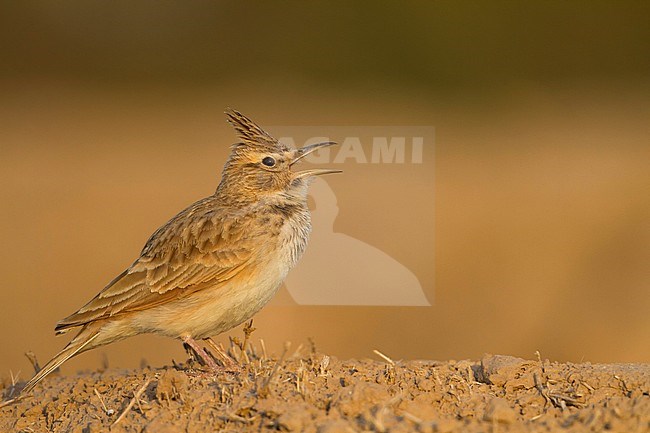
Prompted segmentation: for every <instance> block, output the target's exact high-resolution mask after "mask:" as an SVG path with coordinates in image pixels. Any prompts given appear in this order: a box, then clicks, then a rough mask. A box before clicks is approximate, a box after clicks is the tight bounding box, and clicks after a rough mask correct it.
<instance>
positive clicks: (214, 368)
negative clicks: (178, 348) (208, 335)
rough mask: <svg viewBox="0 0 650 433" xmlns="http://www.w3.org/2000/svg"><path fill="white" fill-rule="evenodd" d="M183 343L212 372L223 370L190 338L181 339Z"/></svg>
mask: <svg viewBox="0 0 650 433" xmlns="http://www.w3.org/2000/svg"><path fill="white" fill-rule="evenodd" d="M183 343H184V344H186V345H188V346H189V347H191V348H192V350H193V351H194V352H195V353H196V354H197V355H198V356H199V358H201V360H202V361H203V362H204V363H205V365H207V366H208V367H209V368H210V369H211V370H212V371H214V372H218V371H222V370H223V369H222V368H221V367H219V366H218V365H217V363H216V362H215V360H214V359H213V358H212V357H211V356H210V355H208V354H207V353H206V352H205V350H204V349H203V348H202V347H201V346H199V344H198V343H197V342H196V340H194V339H193V338H192V337H189V336H186V337H183Z"/></svg>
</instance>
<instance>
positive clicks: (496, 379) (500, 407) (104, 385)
mask: <svg viewBox="0 0 650 433" xmlns="http://www.w3.org/2000/svg"><path fill="white" fill-rule="evenodd" d="M248 336H249V334H248V333H247V334H246V338H245V340H244V341H238V340H237V339H232V340H231V345H230V347H229V348H228V349H227V350H225V349H224V352H226V353H227V354H228V355H229V356H230V357H231V358H232V359H233V360H234V361H235V362H237V363H238V364H239V365H241V371H240V372H238V373H237V372H227V371H224V372H223V373H221V374H218V375H216V376H215V375H212V374H209V373H206V372H203V371H202V370H201V366H199V365H197V364H196V363H195V362H194V361H193V360H191V359H190V360H189V361H188V362H187V363H186V364H176V363H173V366H167V367H163V368H158V369H155V368H150V367H147V368H143V369H141V370H131V371H123V370H105V371H101V372H85V373H81V374H78V375H76V376H68V377H63V376H53V377H51V378H48V379H47V380H45V381H44V383H43V384H42V385H39V386H38V387H37V388H36V389H35V391H34V392H33V395H29V396H26V397H24V398H20V399H18V400H17V401H16V402H14V403H13V404H5V405H4V406H3V407H2V409H0V414H1V416H0V431H15V432H46V431H53V432H75V433H82V432H83V433H90V432H99V431H107V430H108V428H109V427H110V431H112V432H122V431H123V432H161V433H165V432H169V433H171V432H205V431H237V432H248V431H250V432H253V431H255V432H260V431H306V432H323V433H324V432H327V433H334V432H356V431H376V432H386V431H391V432H407V431H417V432H461V431H462V432H478V431H500V432H509V431H531V432H533V431H534V432H543V431H566V432H583V431H585V432H587V431H620V432H642V431H649V430H650V365H642V364H637V365H633V364H619V365H598V364H588V363H587V364H560V363H552V362H549V361H548V360H542V359H541V358H539V359H537V360H523V359H520V358H514V357H509V356H499V355H486V356H484V357H483V359H481V360H480V362H473V361H448V362H438V361H394V360H392V359H390V357H388V356H386V355H384V354H383V353H381V352H379V351H376V355H377V360H349V361H340V360H338V359H336V358H335V357H333V356H328V355H324V354H321V353H318V352H317V351H316V350H315V348H314V347H313V345H312V346H311V347H303V346H300V347H298V348H297V349H293V348H291V346H290V345H287V346H286V347H285V351H284V353H283V354H282V355H281V356H279V357H274V356H269V355H268V354H267V353H266V349H265V346H264V342H263V341H260V342H259V343H258V344H251V343H250V341H249V340H248ZM242 348H245V350H242ZM215 349H217V348H215V347H213V348H212V350H213V351H216V350H215ZM220 349H223V348H220ZM219 358H220V357H219V356H217V359H219ZM5 382H6V383H4V384H3V389H2V392H3V395H4V399H5V400H7V399H9V398H11V397H15V396H16V394H17V392H18V391H19V389H20V387H21V383H11V382H10V380H6V381H5Z"/></svg>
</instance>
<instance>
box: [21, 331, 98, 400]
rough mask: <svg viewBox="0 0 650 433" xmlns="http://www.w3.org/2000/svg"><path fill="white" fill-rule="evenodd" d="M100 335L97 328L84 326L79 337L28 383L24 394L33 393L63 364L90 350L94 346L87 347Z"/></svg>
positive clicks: (23, 391)
mask: <svg viewBox="0 0 650 433" xmlns="http://www.w3.org/2000/svg"><path fill="white" fill-rule="evenodd" d="M98 335H99V329H98V328H97V327H92V329H89V327H88V326H84V327H83V328H82V329H81V331H79V334H77V336H76V337H75V338H73V339H72V341H71V342H70V343H68V345H67V346H65V347H64V348H63V350H62V351H60V352H59V353H58V354H57V355H56V356H55V357H54V358H52V359H51V360H50V361H49V362H48V363H47V364H45V366H44V367H43V368H42V369H40V370H39V371H38V373H36V374H35V375H34V377H32V379H31V380H30V381H29V382H27V385H25V387H24V388H23V390H22V393H23V394H25V393H27V392H29V391H31V390H32V389H33V388H34V387H35V386H36V385H37V384H38V383H39V382H40V381H41V380H43V379H44V378H45V376H47V375H48V374H50V373H52V372H53V371H54V370H56V369H57V368H59V366H61V364H63V363H64V362H66V361H67V360H68V359H70V358H72V357H73V356H75V355H77V354H79V353H81V352H83V351H84V350H88V349H90V348H91V347H92V346H91V347H87V346H88V345H89V344H90V343H91V342H92V341H93V340H94V339H95V338H97V336H98Z"/></svg>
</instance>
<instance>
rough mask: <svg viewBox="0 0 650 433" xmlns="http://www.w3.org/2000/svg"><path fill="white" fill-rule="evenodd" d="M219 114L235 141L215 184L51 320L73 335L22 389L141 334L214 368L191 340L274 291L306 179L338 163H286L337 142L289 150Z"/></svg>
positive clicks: (297, 243) (283, 271)
mask: <svg viewBox="0 0 650 433" xmlns="http://www.w3.org/2000/svg"><path fill="white" fill-rule="evenodd" d="M226 116H227V118H228V122H229V123H230V124H231V125H232V126H233V127H234V128H235V131H236V135H237V137H238V140H239V141H238V143H236V144H234V145H233V146H232V148H231V152H230V155H229V157H228V159H227V161H226V163H225V166H224V168H223V173H222V177H221V182H220V183H219V186H218V187H217V189H216V191H215V193H214V194H213V195H211V196H209V197H206V198H204V199H202V200H199V201H197V202H196V203H194V204H192V205H190V206H189V207H188V208H186V209H184V210H183V211H181V212H180V213H179V214H178V215H176V216H175V217H173V218H172V219H171V220H169V222H167V223H166V224H165V225H163V226H162V227H160V228H159V229H158V230H156V231H155V232H154V234H153V235H152V236H151V237H150V238H149V240H148V241H147V243H146V244H145V246H144V248H143V249H142V252H141V253H140V256H139V257H138V258H137V259H136V260H135V262H133V264H132V265H131V266H129V267H128V269H126V270H125V271H124V272H122V273H121V274H120V275H118V276H117V277H116V278H115V279H113V281H111V282H110V283H108V285H107V286H106V287H104V289H103V290H102V291H101V292H99V294H97V295H96V296H95V297H94V298H93V299H91V300H90V302H88V303H87V304H86V305H84V306H83V307H81V308H80V309H79V310H78V311H77V312H76V313H74V314H72V315H70V316H68V317H66V318H65V319H63V320H61V321H60V322H59V323H58V324H57V325H56V327H55V331H56V333H57V334H63V333H66V332H68V331H72V330H76V331H77V334H76V336H75V337H74V338H73V339H72V341H70V343H68V345H67V346H65V348H63V350H61V352H59V353H58V354H57V355H56V356H54V358H52V360H50V361H49V362H48V363H47V364H46V365H45V366H44V367H43V368H42V369H41V370H40V371H39V372H38V373H37V374H36V375H35V376H34V377H33V378H32V379H31V380H30V381H29V382H28V383H27V385H26V386H25V388H24V389H23V393H25V392H29V391H30V390H31V389H32V388H34V386H35V385H36V384H38V383H39V382H40V381H41V380H42V379H43V378H45V377H46V376H47V375H48V374H49V373H51V372H52V371H54V370H55V369H56V368H58V367H59V366H60V365H61V364H63V363H64V362H65V361H67V360H68V359H70V358H72V357H73V356H76V355H78V354H80V353H82V352H86V351H88V350H90V349H94V348H96V347H99V346H104V345H106V344H109V343H113V342H115V341H119V340H123V339H125V338H127V337H132V336H134V335H138V334H145V333H151V334H158V335H164V336H167V337H172V338H178V339H180V340H181V341H182V342H183V343H184V344H186V345H188V346H189V347H191V348H192V349H193V351H194V352H195V353H196V354H198V356H199V357H200V358H202V359H203V362H204V363H205V364H207V365H208V366H209V367H212V368H213V369H218V365H217V364H216V362H215V361H214V359H213V358H211V356H210V355H209V354H208V353H206V352H205V350H204V349H203V348H202V347H201V345H200V344H199V343H198V342H197V340H201V339H208V338H209V337H210V336H214V335H217V334H220V333H222V332H225V331H227V330H229V329H231V328H233V327H235V326H237V325H239V324H241V323H243V322H245V321H246V320H248V319H249V318H251V317H252V316H253V315H254V314H255V313H257V312H258V311H259V310H260V309H261V308H262V307H264V305H266V304H267V303H268V302H269V301H270V300H271V298H272V297H273V295H274V294H275V293H276V292H277V290H278V288H279V287H280V285H281V284H282V281H283V280H284V279H285V277H286V276H287V273H288V272H289V270H290V269H291V268H292V267H293V266H294V265H295V264H296V262H297V261H298V259H299V258H300V256H301V255H302V253H303V251H304V250H305V247H306V245H307V241H308V237H309V232H310V230H311V220H310V214H309V208H308V207H307V189H308V186H309V184H310V181H311V180H313V179H314V177H315V176H319V175H323V174H328V173H337V172H340V170H331V169H307V170H302V171H294V170H292V168H293V167H294V165H295V164H296V163H298V162H299V161H300V160H301V159H302V158H304V157H305V156H306V155H309V154H310V153H312V152H314V151H316V150H318V149H321V148H324V147H326V146H330V145H333V144H335V143H333V142H323V143H317V144H312V145H308V146H305V147H302V148H299V149H296V148H294V147H293V146H290V145H287V144H284V143H281V142H280V141H278V140H276V139H275V138H273V137H272V136H271V135H270V134H268V133H267V132H265V131H264V130H263V129H262V128H260V127H259V126H258V125H256V124H255V123H254V122H253V121H251V120H250V119H249V118H247V117H246V116H244V115H243V114H241V113H240V112H238V111H236V110H231V109H228V110H226Z"/></svg>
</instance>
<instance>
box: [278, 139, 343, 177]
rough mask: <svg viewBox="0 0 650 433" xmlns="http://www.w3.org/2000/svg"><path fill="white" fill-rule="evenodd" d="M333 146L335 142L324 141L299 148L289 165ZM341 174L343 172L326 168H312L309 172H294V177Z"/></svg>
mask: <svg viewBox="0 0 650 433" xmlns="http://www.w3.org/2000/svg"><path fill="white" fill-rule="evenodd" d="M335 144H337V143H336V142H335V141H324V142H322V143H315V144H310V145H308V146H304V147H301V148H300V149H298V150H296V155H295V158H294V159H293V161H291V164H289V165H293V164H295V163H296V162H298V161H300V160H301V159H302V158H304V157H305V156H307V155H309V154H310V153H312V152H314V151H316V150H318V149H321V148H324V147H329V146H333V145H335ZM342 172H343V170H333V169H328V168H312V169H309V170H302V171H298V172H296V177H309V176H319V175H321V174H330V173H342Z"/></svg>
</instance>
